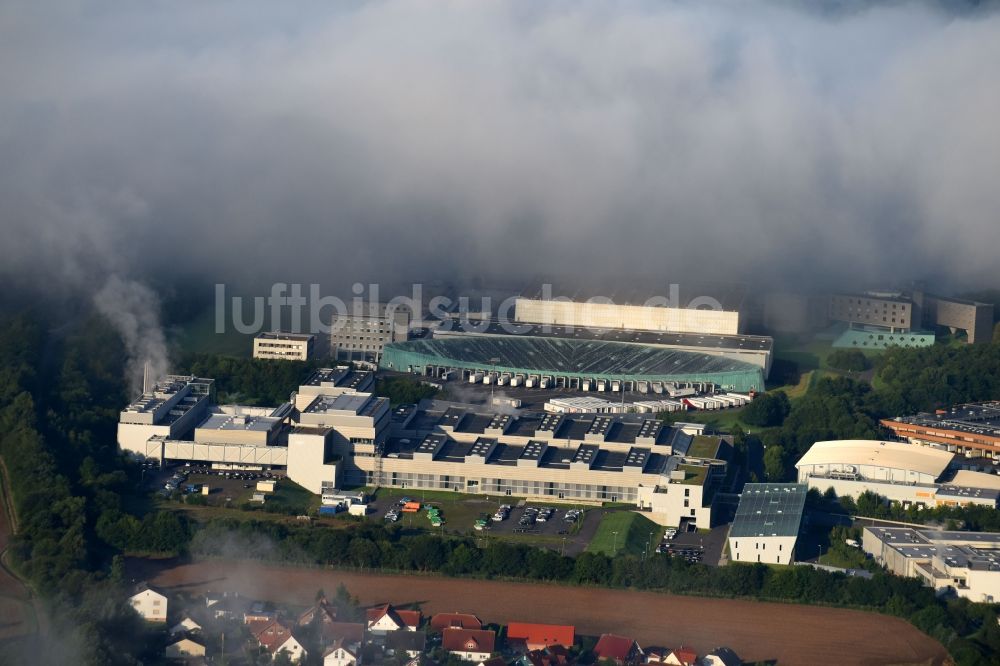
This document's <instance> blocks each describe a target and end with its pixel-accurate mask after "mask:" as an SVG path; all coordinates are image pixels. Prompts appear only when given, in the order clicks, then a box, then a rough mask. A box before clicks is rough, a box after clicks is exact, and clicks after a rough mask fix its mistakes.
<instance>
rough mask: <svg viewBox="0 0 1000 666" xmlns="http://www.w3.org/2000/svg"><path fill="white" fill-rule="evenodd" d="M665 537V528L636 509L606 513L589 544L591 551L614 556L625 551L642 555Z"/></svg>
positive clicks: (588, 549)
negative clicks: (636, 511)
mask: <svg viewBox="0 0 1000 666" xmlns="http://www.w3.org/2000/svg"><path fill="white" fill-rule="evenodd" d="M661 538H663V528H662V527H660V526H659V525H657V524H656V523H654V522H653V521H651V520H650V519H648V518H646V517H645V516H641V515H639V514H638V513H635V512H634V511H615V512H613V513H606V514H604V518H603V519H602V520H601V524H600V525H598V526H597V533H596V534H594V538H593V539H592V540H591V541H590V544H589V545H588V546H587V552H589V553H604V554H605V555H610V556H614V555H617V554H618V553H621V552H625V553H630V554H632V555H642V554H643V552H647V550H648V549H649V548H654V547H655V546H656V544H657V543H658V542H659V540H660V539H661Z"/></svg>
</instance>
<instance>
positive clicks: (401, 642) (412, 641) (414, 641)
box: [385, 631, 427, 659]
mask: <svg viewBox="0 0 1000 666" xmlns="http://www.w3.org/2000/svg"><path fill="white" fill-rule="evenodd" d="M426 645H427V634H426V633H424V632H423V631H391V632H389V633H388V634H387V635H386V637H385V649H386V652H388V653H390V654H389V656H392V657H399V658H400V659H402V658H403V655H405V656H406V658H407V659H413V658H415V657H419V656H420V655H422V654H423V653H424V649H425V647H426Z"/></svg>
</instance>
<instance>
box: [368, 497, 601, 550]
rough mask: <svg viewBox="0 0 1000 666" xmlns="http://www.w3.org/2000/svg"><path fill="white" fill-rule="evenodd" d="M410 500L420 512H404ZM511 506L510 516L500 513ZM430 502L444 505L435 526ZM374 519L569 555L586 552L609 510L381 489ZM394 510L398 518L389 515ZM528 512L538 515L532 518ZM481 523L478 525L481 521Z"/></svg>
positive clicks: (439, 506) (373, 509)
mask: <svg viewBox="0 0 1000 666" xmlns="http://www.w3.org/2000/svg"><path fill="white" fill-rule="evenodd" d="M406 500H409V501H413V502H418V503H420V505H421V509H420V511H418V512H415V513H413V512H403V511H402V506H403V504H404V503H405V501H406ZM503 506H509V509H508V510H507V511H506V514H505V516H504V517H502V518H501V517H500V516H499V515H498V512H499V511H500V509H501V507H503ZM427 507H433V508H436V509H438V511H439V514H440V516H441V518H442V519H443V522H442V523H441V524H440V525H439V526H438V527H434V526H433V525H432V523H431V520H430V516H429V515H428V513H427ZM369 508H370V511H369V514H368V518H369V519H370V520H389V522H394V523H397V524H399V525H402V526H404V527H407V528H418V529H428V530H433V529H441V530H443V531H447V532H452V533H462V534H464V533H468V532H470V531H474V532H475V533H477V534H481V535H483V536H490V537H499V538H503V539H507V540H510V541H512V542H518V541H523V542H530V543H531V544H532V545H535V546H540V547H547V548H551V549H553V550H558V551H560V552H563V553H564V554H566V555H575V554H578V553H581V552H583V550H584V549H585V548H586V547H587V543H588V542H589V541H590V539H591V538H592V537H593V535H594V532H595V531H596V529H597V525H598V523H600V521H601V516H602V515H603V514H604V509H601V508H600V507H592V506H591V507H582V506H573V505H566V504H556V503H553V504H544V503H536V502H526V501H525V500H523V499H519V498H516V497H513V498H512V497H487V496H482V495H462V494H458V493H449V492H421V491H419V490H414V491H407V490H402V489H397V488H381V489H379V490H378V492H377V493H376V495H375V498H374V500H373V501H372V502H371V503H370V504H369ZM546 508H549V509H552V514H551V516H546V517H545V519H544V520H543V519H541V515H542V510H543V509H546ZM572 511H577V512H579V513H578V516H577V518H576V519H575V520H573V521H571V522H570V521H567V520H566V514H567V512H572ZM387 514H390V515H391V516H394V517H395V520H393V519H392V518H388V519H387V518H386V515H387ZM526 514H527V515H528V516H531V515H532V514H534V516H535V518H534V521H533V522H532V521H531V520H530V519H526V518H525V516H526ZM477 523H478V526H477Z"/></svg>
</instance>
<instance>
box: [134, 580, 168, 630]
mask: <svg viewBox="0 0 1000 666" xmlns="http://www.w3.org/2000/svg"><path fill="white" fill-rule="evenodd" d="M128 601H129V604H131V606H132V608H134V609H135V612H137V613H138V614H139V615H141V616H142V619H144V620H146V621H147V622H166V621H167V595H165V594H163V593H161V592H158V591H157V590H154V589H153V588H151V587H149V586H148V585H146V584H145V583H144V584H142V585H140V586H139V589H138V590H137V591H136V593H135V594H133V595H132V596H131V597H129V599H128Z"/></svg>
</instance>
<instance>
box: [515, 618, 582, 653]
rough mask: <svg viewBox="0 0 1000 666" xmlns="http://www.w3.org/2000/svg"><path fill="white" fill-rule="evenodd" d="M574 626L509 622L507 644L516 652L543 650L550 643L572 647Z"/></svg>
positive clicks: (574, 636)
mask: <svg viewBox="0 0 1000 666" xmlns="http://www.w3.org/2000/svg"><path fill="white" fill-rule="evenodd" d="M575 640H576V628H575V627H572V626H570V625H564V624H530V623H527V622H511V623H510V624H508V625H507V645H508V647H510V648H511V649H512V650H515V651H518V652H530V651H532V650H543V649H545V648H547V647H549V646H550V645H562V646H565V647H572V646H573V643H574V641H575Z"/></svg>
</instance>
